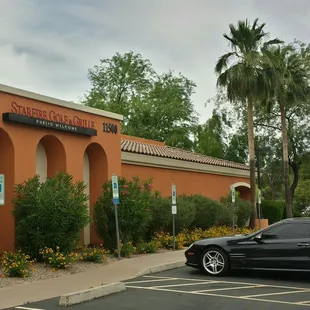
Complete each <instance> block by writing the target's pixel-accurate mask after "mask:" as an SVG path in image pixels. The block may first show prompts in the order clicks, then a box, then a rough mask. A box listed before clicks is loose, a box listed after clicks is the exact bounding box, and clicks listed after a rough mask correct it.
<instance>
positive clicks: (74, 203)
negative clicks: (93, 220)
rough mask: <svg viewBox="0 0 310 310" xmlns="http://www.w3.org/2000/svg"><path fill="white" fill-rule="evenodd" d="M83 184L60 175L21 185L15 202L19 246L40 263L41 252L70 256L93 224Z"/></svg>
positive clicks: (16, 191) (37, 178) (70, 177)
mask: <svg viewBox="0 0 310 310" xmlns="http://www.w3.org/2000/svg"><path fill="white" fill-rule="evenodd" d="M84 190H85V185H84V183H83V182H73V177H72V176H70V175H68V174H65V173H59V174H57V175H56V176H55V177H54V178H48V179H47V180H46V181H45V182H43V183H40V179H39V176H38V175H36V176H35V177H33V178H32V179H29V180H28V181H25V182H24V183H22V184H18V185H16V187H15V197H14V199H13V205H14V210H13V214H14V217H15V221H16V228H15V229H16V246H17V247H19V248H21V249H22V250H23V251H24V252H25V253H27V254H29V255H31V257H35V258H37V259H40V255H39V251H40V249H42V248H45V247H47V248H52V249H54V250H55V249H56V246H59V247H60V249H61V251H62V252H64V253H70V252H71V251H72V250H73V249H74V248H75V247H76V246H77V244H78V242H79V240H80V236H81V231H82V229H83V228H84V227H85V226H86V225H87V224H88V223H89V222H90V217H89V216H88V210H87V201H88V197H87V195H85V193H84Z"/></svg>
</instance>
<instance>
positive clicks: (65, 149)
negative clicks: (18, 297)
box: [0, 85, 249, 251]
mask: <svg viewBox="0 0 310 310" xmlns="http://www.w3.org/2000/svg"><path fill="white" fill-rule="evenodd" d="M0 102H1V105H0V114H1V116H2V114H3V113H8V112H9V113H15V114H16V113H25V114H28V116H30V115H31V116H33V117H35V116H34V114H36V117H38V118H39V116H40V113H41V115H43V114H42V113H43V112H44V113H45V112H46V115H48V114H49V113H51V115H54V116H55V115H57V114H58V116H57V118H58V121H59V120H60V118H61V117H62V118H63V120H65V121H68V119H73V118H75V117H78V118H79V119H84V120H86V122H88V124H92V125H91V126H92V127H93V128H94V129H96V130H97V136H92V137H89V136H83V135H78V134H76V133H69V132H63V131H59V130H55V129H53V130H51V129H47V128H43V127H38V126H30V125H28V126H27V125H22V124H18V123H8V122H4V121H3V119H2V118H0V174H4V175H5V180H6V184H5V185H6V186H5V205H4V206H0V222H1V225H0V251H1V250H13V249H14V243H15V222H14V218H13V215H12V207H13V206H12V203H11V201H12V198H13V196H14V186H15V184H19V183H23V182H24V181H26V180H27V179H29V178H32V177H33V176H34V175H35V174H38V175H39V176H40V179H41V181H44V180H46V178H47V177H52V176H54V175H55V173H56V172H60V171H62V172H67V173H69V174H71V175H73V177H74V179H75V180H83V181H84V182H85V184H86V189H85V192H86V194H88V195H89V201H88V207H89V209H88V210H89V214H90V215H91V216H92V215H93V205H94V204H95V202H96V200H97V197H98V196H100V195H101V193H102V188H101V187H102V184H103V183H104V182H106V181H107V180H108V179H110V178H111V175H112V174H113V173H114V174H116V175H119V176H124V177H126V178H131V177H133V176H136V175H138V176H139V177H141V178H142V179H149V178H153V184H154V186H155V189H157V190H159V191H160V192H161V193H162V194H163V195H164V196H169V195H170V194H171V184H172V183H174V184H176V186H177V193H178V195H180V194H202V195H205V196H208V197H210V198H213V199H220V198H221V197H222V196H224V195H226V194H228V192H229V189H230V186H232V185H234V184H236V183H240V184H245V185H246V186H243V185H241V186H239V187H238V188H236V189H237V190H238V189H239V188H240V192H241V194H242V197H243V198H246V197H249V189H248V183H249V182H248V179H249V172H248V171H242V170H240V169H231V168H227V167H218V166H211V165H206V164H199V163H193V162H188V161H187V162H186V161H181V160H173V159H166V158H158V157H155V156H148V155H141V154H134V153H125V152H123V153H122V152H121V148H120V145H121V138H122V139H129V140H130V139H131V140H135V141H140V142H143V143H151V144H154V145H164V144H163V143H161V142H156V141H149V140H145V139H139V138H136V137H128V136H121V135H120V132H119V131H120V120H121V119H122V116H120V115H117V114H113V113H109V112H104V111H101V110H96V109H91V108H88V107H85V106H82V105H75V104H72V103H69V102H64V101H61V100H57V99H53V98H49V97H45V96H41V95H37V94H33V93H29V92H26V91H23V90H18V89H13V88H10V87H7V86H4V85H0ZM18 106H22V107H23V108H22V109H20V110H18V109H17V107H18ZM38 111H41V112H38ZM42 111H43V112H42ZM60 115H62V116H60ZM56 120H57V119H56ZM103 123H109V124H113V125H116V126H117V127H118V132H117V133H111V132H106V127H103ZM104 128H105V130H104ZM101 242H102V240H100V238H99V237H98V236H97V235H96V233H95V230H94V227H93V226H92V224H90V225H89V226H87V227H85V229H84V231H83V232H81V243H84V244H89V243H91V244H98V243H101Z"/></svg>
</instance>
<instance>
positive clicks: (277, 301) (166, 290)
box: [127, 286, 310, 307]
mask: <svg viewBox="0 0 310 310" xmlns="http://www.w3.org/2000/svg"><path fill="white" fill-rule="evenodd" d="M127 287H129V288H135V289H143V290H150V291H152V290H153V291H162V292H172V293H179V294H193V295H202V296H213V297H221V298H231V299H239V300H251V301H259V302H267V303H275V304H285V305H294V306H301V307H310V304H300V303H298V302H290V301H280V300H269V299H259V298H246V297H242V296H231V295H221V294H213V293H199V292H191V291H180V290H171V289H168V288H165V289H161V288H159V287H143V286H127Z"/></svg>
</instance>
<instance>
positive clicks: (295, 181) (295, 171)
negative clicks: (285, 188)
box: [290, 162, 300, 203]
mask: <svg viewBox="0 0 310 310" xmlns="http://www.w3.org/2000/svg"><path fill="white" fill-rule="evenodd" d="M290 166H291V168H292V170H293V174H294V179H293V182H292V184H291V201H292V203H293V200H294V195H295V190H296V187H297V185H298V181H299V167H300V163H296V162H291V163H290Z"/></svg>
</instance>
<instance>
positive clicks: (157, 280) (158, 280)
mask: <svg viewBox="0 0 310 310" xmlns="http://www.w3.org/2000/svg"><path fill="white" fill-rule="evenodd" d="M144 278H146V277H144ZM178 280H180V279H178V278H167V279H156V280H142V281H131V282H124V283H125V285H126V284H134V283H149V282H164V281H178Z"/></svg>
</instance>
